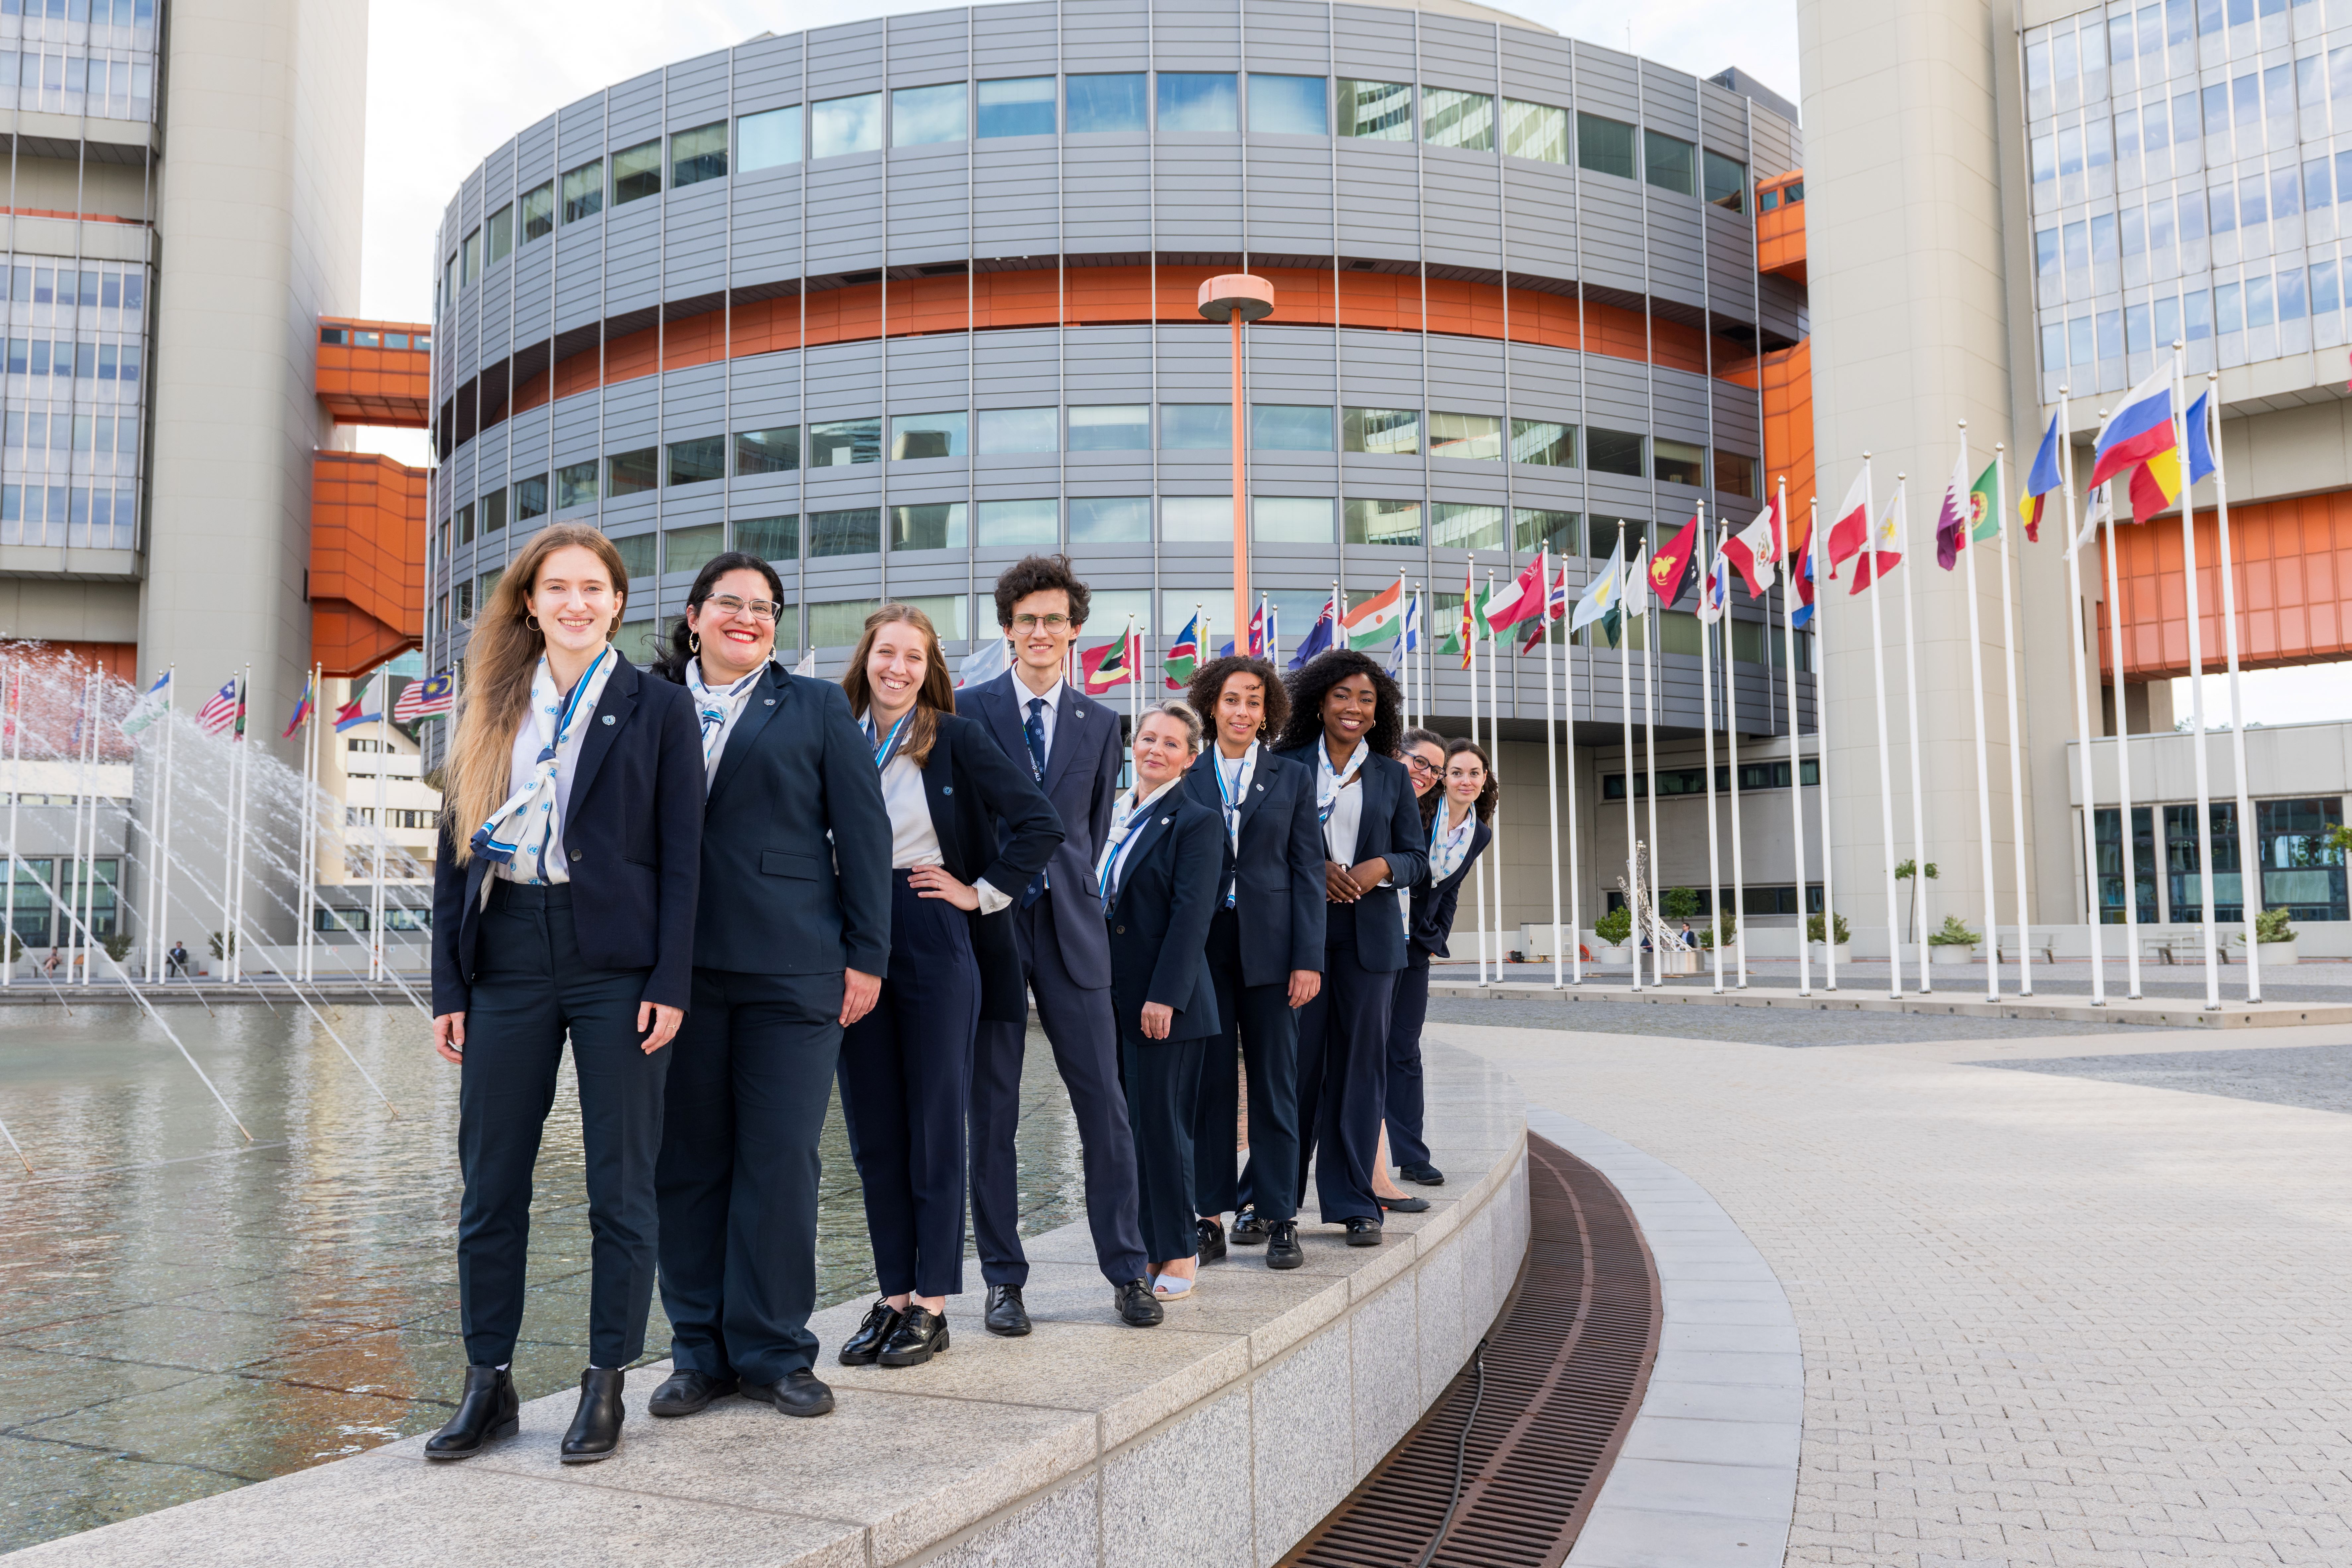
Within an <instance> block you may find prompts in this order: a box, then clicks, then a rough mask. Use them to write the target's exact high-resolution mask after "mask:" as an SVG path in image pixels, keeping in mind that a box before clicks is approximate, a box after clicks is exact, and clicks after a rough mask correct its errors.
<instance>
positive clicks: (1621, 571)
mask: <svg viewBox="0 0 2352 1568" xmlns="http://www.w3.org/2000/svg"><path fill="white" fill-rule="evenodd" d="M1630 577H1631V563H1628V562H1627V561H1626V559H1625V524H1624V521H1623V520H1622V519H1620V520H1619V521H1618V523H1617V589H1616V593H1617V604H1618V606H1619V607H1618V614H1617V631H1618V637H1617V729H1618V733H1619V736H1620V738H1621V740H1622V744H1623V745H1624V748H1625V914H1626V918H1627V920H1628V921H1634V922H1638V921H1639V919H1640V916H1641V909H1640V902H1641V888H1642V863H1641V840H1640V839H1639V838H1638V837H1635V836H1636V834H1638V833H1639V832H1640V829H1639V828H1638V827H1637V826H1635V825H1634V816H1633V781H1634V778H1635V777H1636V775H1635V773H1634V772H1633V649H1632V648H1631V647H1628V646H1627V645H1628V644H1630V643H1631V642H1632V641H1633V622H1632V621H1631V620H1629V619H1627V618H1626V616H1625V614H1624V608H1623V606H1624V604H1625V584H1626V583H1627V581H1628V580H1629V579H1630ZM1625 942H1626V945H1627V946H1628V947H1629V948H1631V949H1632V951H1633V989H1634V990H1636V991H1639V990H1641V989H1642V932H1641V928H1640V926H1639V924H1638V923H1635V924H1630V925H1629V926H1628V928H1627V930H1626V932H1625Z"/></svg>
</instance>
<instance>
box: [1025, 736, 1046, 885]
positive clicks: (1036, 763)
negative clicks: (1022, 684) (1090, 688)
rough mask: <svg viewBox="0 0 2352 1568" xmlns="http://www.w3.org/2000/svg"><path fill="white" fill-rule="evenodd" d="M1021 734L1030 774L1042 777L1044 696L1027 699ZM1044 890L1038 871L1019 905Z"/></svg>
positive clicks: (1041, 874) (1043, 877) (1041, 875)
mask: <svg viewBox="0 0 2352 1568" xmlns="http://www.w3.org/2000/svg"><path fill="white" fill-rule="evenodd" d="M1021 734H1022V738H1023V739H1024V740H1025V741H1027V742H1029V772H1030V774H1031V776H1032V777H1034V778H1039V779H1042V778H1044V777H1045V699H1044V698H1042V697H1032V698H1031V699H1029V719H1028V721H1027V722H1026V723H1024V724H1023V725H1022V726H1021ZM1044 896H1045V872H1043V871H1040V872H1038V873H1037V874H1036V875H1035V876H1034V877H1032V878H1030V879H1029V885H1028V886H1027V887H1025V888H1024V889H1021V907H1022V908H1023V909H1024V910H1025V909H1027V908H1028V907H1029V906H1030V905H1032V904H1034V903H1035V902H1036V901H1037V900H1039V899H1040V898H1042V897H1044Z"/></svg>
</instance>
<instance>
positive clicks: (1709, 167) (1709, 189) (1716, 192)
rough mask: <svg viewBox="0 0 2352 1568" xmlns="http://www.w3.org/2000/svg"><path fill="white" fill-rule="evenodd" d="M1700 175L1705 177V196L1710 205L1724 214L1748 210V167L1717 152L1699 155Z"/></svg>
mask: <svg viewBox="0 0 2352 1568" xmlns="http://www.w3.org/2000/svg"><path fill="white" fill-rule="evenodd" d="M1699 164H1700V169H1701V171H1702V173H1703V174H1705V175H1706V191H1705V193H1704V194H1705V195H1706V199H1707V201H1709V202H1710V203H1712V204H1713V205H1716V206H1719V207H1721V208H1723V209H1724V210H1725V211H1726V212H1735V213H1744V212H1746V211H1747V210H1748V165H1747V164H1745V163H1738V162H1737V161H1736V160H1734V159H1730V158H1727V157H1725V156H1724V155H1723V154H1722V153H1717V152H1712V151H1708V152H1702V153H1700V155H1699Z"/></svg>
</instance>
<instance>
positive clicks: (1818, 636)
mask: <svg viewBox="0 0 2352 1568" xmlns="http://www.w3.org/2000/svg"><path fill="white" fill-rule="evenodd" d="M1805 505H1806V507H1807V509H1808V510H1810V511H1811V516H1812V521H1811V526H1809V527H1808V528H1807V529H1806V530H1805V563H1804V569H1805V573H1806V575H1807V578H1808V580H1809V581H1811V583H1812V584H1813V648H1814V657H1813V769H1814V773H1813V777H1814V780H1815V782H1814V784H1813V807H1814V809H1815V811H1817V812H1818V813H1819V814H1820V816H1821V827H1822V990H1824V991H1829V992H1832V993H1833V992H1835V991H1836V990H1837V988H1838V983H1837V878H1836V877H1835V875H1834V874H1833V873H1834V871H1835V864H1834V862H1835V856H1834V855H1833V854H1832V850H1831V845H1830V658H1829V645H1830V639H1829V618H1828V613H1827V611H1826V610H1825V608H1824V606H1825V605H1828V604H1829V602H1830V595H1829V592H1828V590H1826V589H1824V588H1823V587H1822V584H1821V579H1820V578H1819V577H1818V576H1816V575H1814V572H1815V570H1816V568H1817V567H1818V566H1819V565H1820V563H1821V559H1822V502H1821V498H1820V497H1819V496H1814V497H1812V498H1811V499H1810V500H1807V501H1806V503H1805Z"/></svg>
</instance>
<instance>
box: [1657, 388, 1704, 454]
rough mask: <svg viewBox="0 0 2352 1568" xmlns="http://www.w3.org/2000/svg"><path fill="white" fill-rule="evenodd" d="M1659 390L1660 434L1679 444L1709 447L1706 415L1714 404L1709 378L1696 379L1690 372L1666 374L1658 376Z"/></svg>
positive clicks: (1658, 429)
mask: <svg viewBox="0 0 2352 1568" xmlns="http://www.w3.org/2000/svg"><path fill="white" fill-rule="evenodd" d="M1655 379H1656V386H1657V412H1656V415H1655V420H1656V423H1655V425H1654V429H1655V430H1656V432H1657V434H1659V435H1661V436H1664V437H1667V438H1668V439H1670V440H1675V441H1696V442H1698V443H1699V444H1700V445H1701V446H1704V445H1706V411H1707V405H1709V403H1711V402H1712V401H1713V399H1712V397H1711V395H1710V394H1709V392H1708V390H1707V383H1706V377H1705V376H1703V375H1693V374H1691V373H1690V372H1689V371H1686V370H1664V369H1661V370H1659V371H1657V372H1656V373H1655Z"/></svg>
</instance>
